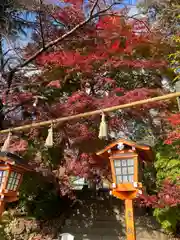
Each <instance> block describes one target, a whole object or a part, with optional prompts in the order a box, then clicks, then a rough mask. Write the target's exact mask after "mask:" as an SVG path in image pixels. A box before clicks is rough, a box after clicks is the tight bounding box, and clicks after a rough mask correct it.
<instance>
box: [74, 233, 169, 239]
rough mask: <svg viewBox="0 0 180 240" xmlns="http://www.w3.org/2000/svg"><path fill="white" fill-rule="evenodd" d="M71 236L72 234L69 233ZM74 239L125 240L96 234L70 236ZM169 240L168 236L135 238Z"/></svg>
mask: <svg viewBox="0 0 180 240" xmlns="http://www.w3.org/2000/svg"><path fill="white" fill-rule="evenodd" d="M71 234H72V233H71ZM72 235H73V236H74V237H75V238H74V240H126V236H125V235H123V236H122V235H116V236H114V235H110V234H108V235H96V234H92V233H89V234H72ZM152 239H153V240H169V238H168V236H166V235H163V236H160V237H158V238H154V236H151V237H149V236H145V237H141V236H138V235H137V236H136V240H152Z"/></svg>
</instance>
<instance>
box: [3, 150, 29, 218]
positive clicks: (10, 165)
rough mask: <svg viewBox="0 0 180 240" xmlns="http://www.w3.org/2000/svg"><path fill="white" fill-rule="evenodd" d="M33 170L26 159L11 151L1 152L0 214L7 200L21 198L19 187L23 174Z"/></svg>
mask: <svg viewBox="0 0 180 240" xmlns="http://www.w3.org/2000/svg"><path fill="white" fill-rule="evenodd" d="M27 171H33V170H32V168H31V167H30V166H28V164H26V163H25V160H24V159H22V158H21V157H19V156H17V155H15V154H12V153H10V152H0V216H1V215H2V213H3V211H4V207H5V203H6V202H14V201H17V200H18V199H19V192H18V190H19V188H20V185H21V182H22V179H23V174H24V173H25V172H27Z"/></svg>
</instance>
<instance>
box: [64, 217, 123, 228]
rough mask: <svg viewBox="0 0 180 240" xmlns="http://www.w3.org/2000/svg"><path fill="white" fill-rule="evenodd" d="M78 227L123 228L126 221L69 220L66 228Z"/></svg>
mask: <svg viewBox="0 0 180 240" xmlns="http://www.w3.org/2000/svg"><path fill="white" fill-rule="evenodd" d="M72 226H73V227H77V228H94V227H96V228H106V229H107V228H108V229H109V228H110V229H112V228H120V227H121V228H122V227H125V221H124V219H122V220H118V221H117V220H113V221H109V220H108V221H106V220H96V219H93V220H88V221H87V219H84V220H82V219H80V220H72V219H71V220H67V221H66V224H65V227H67V228H68V227H72Z"/></svg>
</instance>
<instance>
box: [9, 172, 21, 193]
mask: <svg viewBox="0 0 180 240" xmlns="http://www.w3.org/2000/svg"><path fill="white" fill-rule="evenodd" d="M20 179H21V174H20V173H17V172H11V173H10V176H9V180H8V184H7V190H9V191H16V190H17V188H18V185H19V182H20Z"/></svg>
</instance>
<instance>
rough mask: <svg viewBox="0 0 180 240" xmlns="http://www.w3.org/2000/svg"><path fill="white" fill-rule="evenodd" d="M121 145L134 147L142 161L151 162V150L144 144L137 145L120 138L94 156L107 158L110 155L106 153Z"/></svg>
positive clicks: (152, 157)
mask: <svg viewBox="0 0 180 240" xmlns="http://www.w3.org/2000/svg"><path fill="white" fill-rule="evenodd" d="M120 143H123V144H124V145H126V146H129V147H134V148H135V149H136V151H137V153H138V154H139V155H140V156H142V158H143V160H145V161H152V160H153V159H154V156H153V152H152V148H151V147H150V146H148V145H146V144H139V143H136V142H133V141H131V140H127V139H123V138H120V139H118V140H116V141H114V142H112V143H110V144H109V145H108V146H106V147H105V148H104V149H102V150H101V151H99V152H97V153H96V155H98V156H101V157H103V158H109V156H110V153H108V151H109V150H113V149H117V145H118V144H120Z"/></svg>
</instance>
